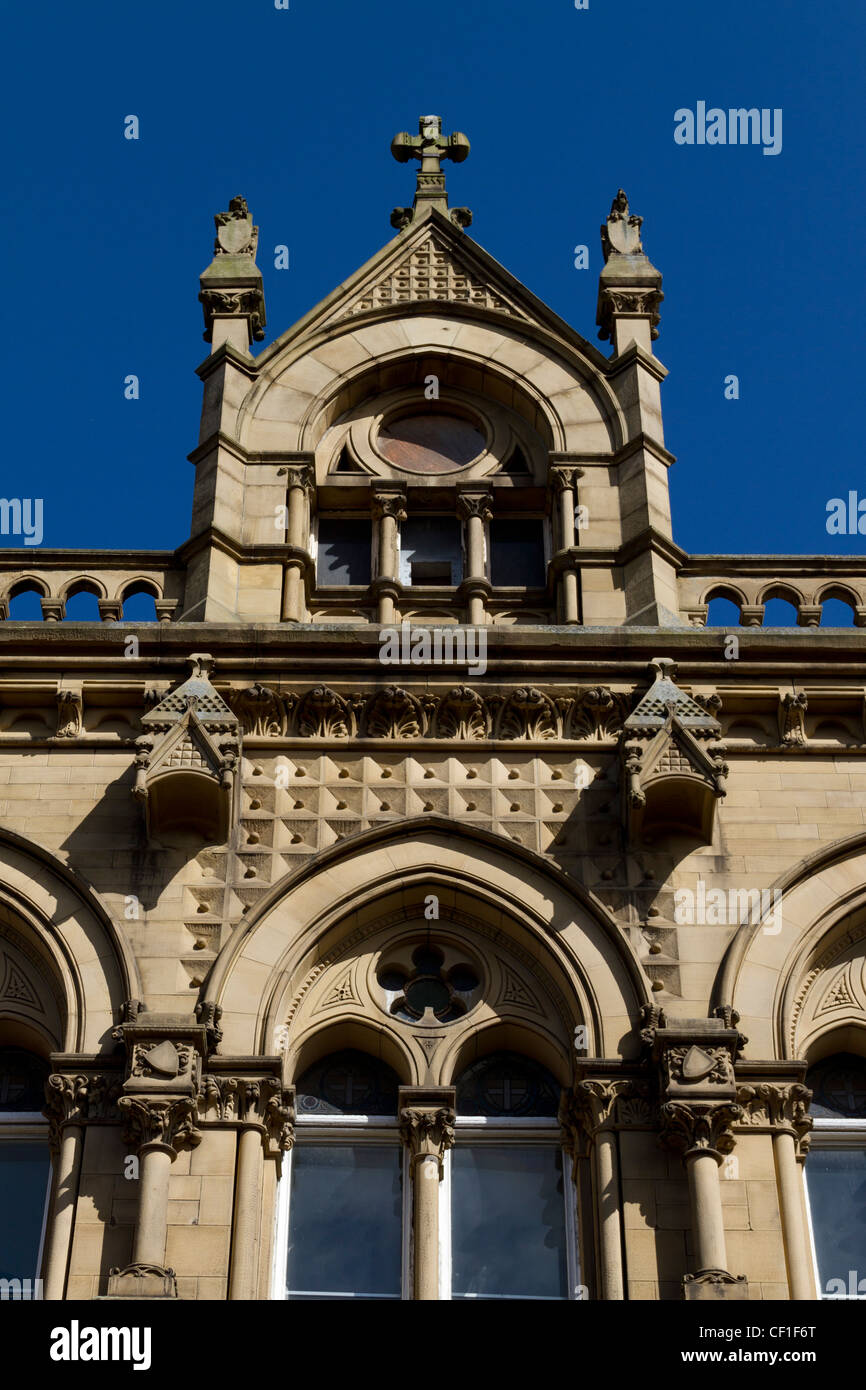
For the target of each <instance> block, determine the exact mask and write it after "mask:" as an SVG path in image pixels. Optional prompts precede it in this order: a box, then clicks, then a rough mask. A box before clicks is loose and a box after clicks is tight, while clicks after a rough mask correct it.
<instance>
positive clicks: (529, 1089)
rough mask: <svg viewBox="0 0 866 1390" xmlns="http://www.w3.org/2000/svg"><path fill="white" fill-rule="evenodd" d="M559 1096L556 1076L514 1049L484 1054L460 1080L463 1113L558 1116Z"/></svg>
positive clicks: (459, 1089)
mask: <svg viewBox="0 0 866 1390" xmlns="http://www.w3.org/2000/svg"><path fill="white" fill-rule="evenodd" d="M559 1098H560V1086H559V1084H558V1082H557V1081H556V1078H555V1077H553V1076H551V1074H550V1072H549V1071H546V1070H545V1069H544V1067H541V1066H539V1064H538V1063H537V1062H533V1061H532V1060H531V1059H530V1058H529V1057H521V1056H519V1055H518V1054H517V1053H513V1052H494V1053H492V1054H491V1055H490V1056H489V1057H482V1059H481V1061H480V1062H473V1063H472V1065H471V1066H470V1067H467V1068H466V1070H465V1071H464V1072H463V1074H462V1076H460V1077H459V1078H458V1080H457V1113H458V1114H460V1115H556V1114H557V1113H558V1111H559Z"/></svg>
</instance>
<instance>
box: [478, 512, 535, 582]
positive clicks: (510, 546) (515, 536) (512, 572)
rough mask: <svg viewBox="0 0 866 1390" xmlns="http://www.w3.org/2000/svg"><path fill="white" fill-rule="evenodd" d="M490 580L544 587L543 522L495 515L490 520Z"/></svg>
mask: <svg viewBox="0 0 866 1390" xmlns="http://www.w3.org/2000/svg"><path fill="white" fill-rule="evenodd" d="M490 582H491V584H495V585H509V584H521V585H524V586H525V587H526V588H542V587H543V585H544V583H545V582H546V576H545V571H544V529H543V522H541V521H539V520H526V519H525V518H518V519H514V520H512V519H511V518H510V517H500V518H496V517H494V519H493V520H492V521H491V523H490Z"/></svg>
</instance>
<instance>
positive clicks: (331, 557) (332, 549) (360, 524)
mask: <svg viewBox="0 0 866 1390" xmlns="http://www.w3.org/2000/svg"><path fill="white" fill-rule="evenodd" d="M316 575H317V578H318V582H319V583H320V584H323V585H324V584H369V583H370V522H369V521H366V520H365V521H352V520H350V519H348V518H346V519H344V518H342V517H333V516H323V517H320V519H319V550H318V555H317V559H316Z"/></svg>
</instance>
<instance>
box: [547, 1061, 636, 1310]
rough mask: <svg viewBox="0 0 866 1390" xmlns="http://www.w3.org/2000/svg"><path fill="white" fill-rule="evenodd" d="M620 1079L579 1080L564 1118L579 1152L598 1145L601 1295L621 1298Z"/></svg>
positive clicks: (595, 1167) (594, 1149)
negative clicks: (618, 1126)
mask: <svg viewBox="0 0 866 1390" xmlns="http://www.w3.org/2000/svg"><path fill="white" fill-rule="evenodd" d="M628 1084H629V1083H627V1082H626V1083H623V1082H618V1081H600V1080H591V1081H579V1082H578V1083H577V1085H576V1086H575V1088H574V1090H573V1092H571V1093H570V1095H568V1096H566V1098H565V1099H564V1101H563V1105H562V1109H561V1111H560V1123H561V1124H562V1125H563V1128H564V1130H565V1132H566V1139H567V1142H568V1144H569V1147H571V1149H572V1151H573V1152H574V1153H575V1155H577V1154H578V1153H582V1152H584V1151H585V1148H586V1145H587V1144H590V1145H591V1146H592V1155H593V1178H594V1185H595V1209H596V1216H597V1221H598V1246H599V1260H600V1269H599V1296H600V1297H601V1298H603V1299H610V1300H613V1301H621V1300H622V1299H623V1298H624V1297H625V1273H624V1270H623V1259H622V1215H621V1201H620V1182H619V1153H618V1150H617V1138H616V1129H615V1128H614V1123H615V1118H616V1110H615V1107H616V1102H617V1098H618V1096H619V1095H620V1093H621V1091H622V1090H623V1086H624V1085H625V1086H628Z"/></svg>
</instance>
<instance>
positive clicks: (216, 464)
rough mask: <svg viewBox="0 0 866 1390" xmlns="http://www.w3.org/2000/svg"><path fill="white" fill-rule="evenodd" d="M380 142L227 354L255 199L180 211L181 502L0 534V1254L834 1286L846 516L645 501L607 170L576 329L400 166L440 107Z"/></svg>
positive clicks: (846, 860) (860, 869) (859, 655)
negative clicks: (355, 262)
mask: <svg viewBox="0 0 866 1390" xmlns="http://www.w3.org/2000/svg"><path fill="white" fill-rule="evenodd" d="M392 152H393V153H394V155H395V157H396V158H398V159H399V160H401V161H409V160H413V159H414V160H417V161H418V169H417V176H416V182H417V189H416V196H415V199H414V203H413V205H412V207H408V208H397V209H395V211H394V213H393V214H392V224H393V226H394V228H395V235H394V236H393V238H392V239H391V240H390V241H388V243H387V244H386V245H385V246H384V247H383V249H382V250H381V251H380V252H378V254H376V255H375V256H374V257H373V258H372V260H370V261H369V262H368V263H367V264H366V265H364V266H362V267H361V269H360V270H358V271H357V272H356V273H355V274H354V275H352V276H350V277H349V278H348V279H347V280H346V281H345V283H344V284H342V285H341V286H340V287H339V288H338V289H336V290H335V291H334V292H333V293H332V294H330V295H329V296H328V297H327V298H326V299H325V300H324V301H323V302H322V303H321V304H319V305H317V306H316V307H315V308H313V309H311V310H310V312H309V313H308V314H307V315H306V316H305V317H304V318H303V319H302V320H301V321H300V322H299V323H297V324H296V325H295V326H294V327H292V328H290V329H289V330H288V331H286V332H285V333H283V334H282V335H281V336H279V337H277V338H276V339H275V340H274V341H273V342H271V343H270V345H268V346H267V347H264V348H262V349H260V350H258V351H257V352H256V354H253V353H252V351H251V348H252V345H253V344H254V343H255V342H257V341H260V340H262V339H263V337H264V331H265V306H264V293H263V283H262V276H261V273H260V270H259V269H258V267H257V263H256V240H257V235H258V229H257V228H255V227H254V226H253V221H252V217H251V215H250V213H249V211H248V209H247V205H246V203H245V202H244V200H243V199H241V198H235V199H233V200H232V202H231V204H230V206H229V209H228V211H227V212H224V213H220V214H219V215H218V216H217V217H216V219H215V220H216V232H217V235H216V245H215V251H214V256H213V259H212V262H211V264H210V265H209V267H208V268H207V270H206V271H205V272H204V273H203V275H202V277H201V294H200V299H201V302H202V306H203V311H204V323H205V338H206V340H207V342H208V343H209V344H210V352H209V355H208V356H207V358H206V360H205V361H204V362H203V363H202V365H201V366H200V367H199V368H198V375H199V377H200V378H201V382H202V389H203V396H204V399H203V408H202V417H201V433H200V440H199V443H198V445H197V446H196V448H195V449H194V450H193V452H192V454H191V456H190V458H191V461H192V463H193V465H194V468H195V486H194V500H193V519H192V527H191V533H190V538H189V539H188V540H187V541H185V542H184V544H183V545H181V546H180V547H179V549H178V550H176V551H174V552H171V553H167V552H149V553H143V552H127V551H111V552H108V551H106V552H84V551H78V552H75V551H62V552H61V551H55V550H47V549H43V550H40V551H38V552H37V551H33V550H26V551H25V550H20V551H3V552H2V553H0V615H2V617H3V619H4V621H2V622H0V651H2V662H0V860H2V866H0V1164H2V1172H3V1177H4V1197H5V1200H6V1203H7V1205H8V1206H10V1208H12V1207H14V1209H15V1210H16V1211H17V1212H18V1216H17V1217H16V1220H15V1221H14V1222H13V1225H12V1234H11V1235H10V1234H9V1233H8V1232H7V1235H6V1237H5V1239H6V1242H7V1248H6V1249H5V1250H3V1251H2V1252H0V1263H2V1266H3V1267H2V1269H0V1276H2V1277H5V1278H8V1279H14V1278H21V1279H26V1278H29V1277H31V1276H34V1275H35V1274H36V1273H37V1264H36V1262H37V1261H38V1262H39V1265H38V1272H39V1274H40V1277H41V1278H42V1280H43V1287H44V1296H45V1297H46V1298H49V1299H64V1298H65V1299H93V1298H101V1297H113V1298H148V1297H161V1298H180V1299H270V1298H284V1297H286V1296H287V1295H288V1296H289V1297H293V1298H318V1299H323V1298H326V1297H345V1296H356V1297H357V1296H360V1297H369V1298H374V1297H375V1298H401V1297H402V1298H421V1299H436V1298H450V1297H454V1298H467V1297H482V1298H493V1297H497V1298H508V1297H516V1298H546V1299H553V1298H581V1297H586V1298H590V1299H612V1300H617V1299H669V1300H675V1299H681V1298H683V1297H686V1298H715V1299H719V1298H750V1299H760V1298H778V1299H813V1298H815V1297H818V1296H822V1295H825V1294H827V1292H828V1291H829V1292H830V1293H832V1292H834V1289H833V1288H832V1287H831V1288H829V1289H828V1285H832V1282H833V1280H834V1279H836V1278H837V1277H838V1278H840V1279H841V1280H842V1281H843V1283H844V1281H846V1280H847V1281H849V1283H850V1277H851V1272H852V1271H853V1272H854V1275H855V1283H857V1282H858V1281H859V1278H860V1277H861V1276H860V1275H859V1274H858V1273H857V1271H858V1270H862V1271H863V1274H866V1234H864V1232H866V1222H864V1188H866V1071H864V1061H863V1059H864V1058H866V872H864V869H866V825H864V807H866V763H864V752H866V685H864V669H866V668H864V650H866V647H864V633H863V628H864V626H866V560H863V561H861V560H853V559H851V558H837V559H832V558H827V557H825V556H815V557H803V556H796V557H791V556H779V557H773V556H724V555H689V554H687V553H685V552H684V551H683V550H682V549H681V548H680V547H679V546H678V545H677V544H676V542H675V540H674V538H673V535H672V529H671V520H670V508H669V501H668V469H669V467H670V466H671V464H672V463H673V461H674V460H673V456H672V455H671V453H669V451H668V449H667V448H666V446H665V442H664V436H663V431H662V414H661V386H662V382H663V380H664V378H665V375H666V368H665V367H664V366H663V365H662V363H661V361H660V360H659V358H658V357H657V356H656V339H657V337H658V325H659V321H660V304H661V301H662V297H663V296H662V292H661V283H662V282H661V275H660V274H659V272H658V271H657V270H656V268H655V267H654V266H653V265H652V263H651V261H650V260H649V258H648V256H647V254H646V252H645V251H644V249H643V245H642V228H641V218H639V217H637V216H635V215H634V214H632V213H631V212H630V210H629V206H628V202H627V200H626V197H625V195H624V193H622V192H620V193H619V194H618V195H617V197H616V199H615V200H614V203H613V206H612V208H611V211H610V214H609V216H608V217H607V220H606V222H605V224H604V226H603V227H602V247H603V251H604V257H605V261H604V268H603V270H602V272H601V276H600V284H599V298H598V328H599V337H600V338H601V340H602V342H603V343H604V344H606V345H607V347H606V353H605V352H602V351H600V350H599V349H598V348H597V347H595V346H593V345H592V344H591V343H590V342H588V341H587V340H586V339H585V338H583V337H582V336H580V335H579V334H578V333H577V332H576V331H575V330H574V329H572V328H571V327H570V326H569V325H568V324H566V323H565V322H563V320H561V319H560V318H559V317H558V316H557V315H556V314H554V313H553V312H552V311H551V310H550V309H548V308H547V307H546V306H545V305H544V304H542V303H541V302H540V301H539V300H538V299H536V298H535V297H534V296H533V294H532V293H531V292H530V291H529V290H528V289H526V288H525V287H524V286H523V285H522V284H520V283H518V282H517V281H516V280H515V279H514V278H513V277H512V276H511V275H510V274H509V273H508V272H507V271H506V270H504V269H503V267H502V266H500V265H499V264H498V263H497V262H496V261H494V260H493V259H492V258H491V257H490V256H489V255H488V254H487V253H486V252H484V251H483V250H482V249H481V247H480V246H479V245H478V244H477V243H476V242H475V241H474V240H472V239H471V238H470V236H469V235H468V234H467V231H466V228H467V227H468V226H469V224H470V221H471V214H470V213H469V211H468V209H465V208H455V209H449V207H448V201H447V196H446V191H445V175H444V172H443V162H444V161H445V160H447V159H449V158H450V159H462V158H464V157H465V156H466V154H467V153H468V141H467V140H466V139H465V137H464V136H462V135H459V134H455V135H447V134H443V132H442V130H441V125H440V122H439V121H438V119H437V118H435V117H424V118H422V120H421V122H420V124H419V134H418V135H417V136H415V135H412V136H410V135H407V134H403V135H400V136H397V137H396V138H395V141H394V144H393V146H392ZM690 464H692V465H693V461H689V463H687V465H686V466H689V465H690ZM27 591H29V592H31V593H32V592H33V591H35V593H36V594H37V595H38V597H39V602H40V605H41V615H42V616H41V621H36V620H33V619H29V620H28V619H21V618H20V617H16V612H17V608H18V605H19V604H20V600H21V596H22V595H23V594H24V593H25V592H27ZM80 594H89V595H91V596H92V598H91V602H92V603H94V605H95V607H96V608H97V609H98V614H97V615H96V616H98V618H99V619H100V620H101V621H96V622H94V621H91V622H87V621H79V620H70V619H69V618H68V617H67V614H66V605H67V604H68V605H69V606H70V609H73V608H74V604H73V600H74V599H76V597H77V596H78V595H80ZM141 595H145V596H149V598H150V599H152V600H153V610H152V615H151V621H143V620H140V619H137V618H135V619H133V618H130V616H129V614H130V612H132V611H133V604H132V600H133V598H134V597H135V596H141ZM779 596H781V597H783V598H786V599H788V600H789V601H790V602H791V603H792V604H793V605H794V607H795V608H796V625H793V626H791V627H789V628H769V627H766V626H764V624H763V617H764V605H765V604H766V603H767V602H768V601H769V599H771V598H773V597H779ZM719 597H723V598H727V599H728V600H730V601H733V602H734V603H735V604H736V606H737V609H738V610H739V617H738V619H735V622H734V625H733V626H729V627H724V626H718V625H713V624H712V623H708V616H709V617H710V618H711V617H712V612H711V605H712V603H713V600H715V599H717V598H719ZM830 599H836V600H839V599H841V600H842V601H843V602H844V603H845V604H846V605H847V606H848V608H849V609H850V618H851V621H850V624H849V625H848V626H846V627H834V628H828V627H826V626H824V627H822V626H821V615H822V605H823V604H824V603H826V602H827V601H828V600H830ZM64 618H66V619H67V620H66V621H64ZM43 1086H44V1087H45V1092H44V1094H45V1096H47V1105H45V1100H44V1097H43ZM43 1105H45V1109H44V1112H43ZM810 1141H811V1149H810ZM49 1158H50V1174H49ZM46 1182H47V1183H48V1198H47V1201H46V1199H45V1186H46ZM10 1194H14V1202H13V1201H12V1198H11V1196H10ZM842 1210H844V1211H845V1213H846V1217H845V1220H844V1222H840V1220H839V1215H838V1214H839V1212H840V1211H842ZM43 1212H44V1220H43ZM834 1213H835V1220H834V1219H833V1214H834ZM858 1260H859V1263H858ZM864 1290H866V1281H864ZM835 1291H836V1292H837V1293H840V1294H841V1293H843V1292H846V1293H848V1294H850V1293H851V1292H852V1290H851V1289H850V1288H847V1289H844V1290H843V1289H842V1288H841V1287H840V1288H838V1289H836V1290H835ZM853 1291H854V1292H857V1291H859V1289H855V1290H853Z"/></svg>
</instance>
